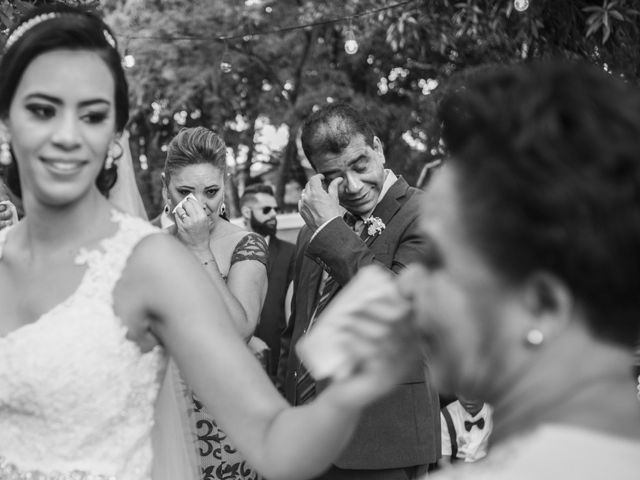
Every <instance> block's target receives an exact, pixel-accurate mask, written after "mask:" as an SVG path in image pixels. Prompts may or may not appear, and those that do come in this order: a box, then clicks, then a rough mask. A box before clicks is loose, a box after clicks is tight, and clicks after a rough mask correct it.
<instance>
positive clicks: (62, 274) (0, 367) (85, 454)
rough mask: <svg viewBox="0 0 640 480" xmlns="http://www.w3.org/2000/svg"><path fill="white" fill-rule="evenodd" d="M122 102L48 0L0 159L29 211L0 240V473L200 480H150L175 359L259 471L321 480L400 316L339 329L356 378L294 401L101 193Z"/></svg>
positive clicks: (179, 262) (165, 254)
mask: <svg viewBox="0 0 640 480" xmlns="http://www.w3.org/2000/svg"><path fill="white" fill-rule="evenodd" d="M128 98H129V96H128V87H127V82H126V78H125V75H124V71H123V68H122V61H121V56H120V54H119V50H118V44H117V42H116V38H115V37H114V35H113V33H112V32H111V30H110V29H109V27H108V26H107V25H105V24H104V22H103V21H102V20H101V19H100V18H99V17H98V16H96V15H95V14H92V13H87V12H86V11H84V10H82V9H80V8H77V7H70V6H65V5H48V6H46V7H41V8H36V9H33V10H31V11H30V12H29V13H27V14H26V15H25V16H24V17H23V18H21V19H20V20H19V21H18V22H17V24H16V25H15V27H14V28H13V29H12V30H11V32H10V33H9V37H8V39H7V41H6V43H5V45H4V50H3V52H2V59H1V61H0V150H2V151H5V152H9V153H10V156H9V155H7V158H6V159H5V160H6V162H7V164H8V167H7V168H8V170H9V171H10V172H12V173H11V175H9V176H8V177H7V178H9V179H14V180H15V182H8V186H9V188H10V189H11V191H12V192H13V193H14V194H16V195H18V196H20V197H21V199H22V205H23V207H24V211H25V216H24V217H23V218H22V219H21V220H20V221H19V222H17V223H16V224H14V225H12V226H11V227H8V228H5V229H3V230H0V305H1V306H2V314H1V315H0V478H43V479H45V478H46V479H53V478H58V479H62V478H76V479H93V480H107V479H118V480H150V479H151V478H153V480H160V479H164V478H169V479H171V480H175V479H185V480H192V479H194V478H196V476H195V475H189V474H187V473H185V474H174V475H168V474H167V470H166V469H165V470H154V471H153V474H152V466H153V465H157V463H159V462H160V461H163V463H164V464H165V465H166V464H168V463H169V464H175V463H176V460H177V459H176V456H177V455H178V453H179V452H178V450H177V448H173V449H171V448H160V447H159V446H158V445H159V443H154V441H155V440H156V439H155V436H154V431H153V428H154V413H155V412H156V410H159V409H160V406H159V405H158V402H157V400H158V391H159V389H160V385H161V381H162V378H163V374H164V372H165V369H166V365H167V360H168V358H169V357H171V358H172V359H173V360H175V363H176V364H177V366H178V367H179V368H180V371H181V372H182V373H183V374H184V377H185V379H186V380H187V381H188V382H189V384H190V385H191V386H193V388H194V389H195V390H196V391H197V392H198V395H199V396H200V398H201V399H202V401H203V403H205V404H206V406H207V408H208V409H209V410H210V411H211V412H213V413H214V414H215V415H216V418H219V419H220V422H221V423H222V426H223V427H224V428H225V430H226V431H228V432H229V434H230V435H231V436H232V437H233V440H234V442H235V443H236V444H237V445H238V447H239V448H240V449H241V451H242V452H243V454H244V455H246V457H247V458H248V459H249V460H250V462H251V464H252V465H254V466H255V467H256V468H258V469H260V472H261V473H262V474H264V475H265V476H267V477H269V478H282V479H287V478H309V477H312V476H314V475H317V474H318V473H320V472H321V471H322V470H323V469H324V468H327V467H328V466H329V465H330V463H331V462H332V461H333V460H334V459H335V458H336V457H337V456H338V455H339V453H340V450H341V448H342V447H343V446H344V445H345V443H346V441H347V440H348V437H349V435H350V433H351V432H352V431H353V428H354V426H355V424H356V421H357V418H358V415H359V413H360V412H361V411H362V410H363V409H364V408H365V407H366V406H367V405H368V404H370V403H371V402H374V401H376V400H377V399H379V398H380V397H381V396H383V395H385V394H386V393H387V392H389V391H390V390H391V389H392V387H393V386H394V385H395V383H396V382H397V380H398V379H399V378H400V377H401V376H402V375H403V374H404V372H405V371H406V370H407V369H408V368H409V366H410V365H411V364H412V362H413V355H412V354H415V352H416V349H408V348H406V345H405V342H411V341H412V339H413V338H414V337H415V335H413V329H412V328H410V323H409V322H408V319H406V321H402V322H400V323H395V322H394V323H393V324H389V325H387V324H383V325H381V326H376V324H375V323H373V322H370V321H369V320H368V319H367V318H362V319H360V320H358V322H357V325H358V327H359V328H358V330H357V331H356V330H345V331H343V332H342V334H343V335H345V336H346V337H348V338H349V343H350V344H351V345H353V346H355V347H356V348H354V349H352V353H351V355H352V357H353V362H354V364H355V365H357V367H358V368H354V369H352V370H351V372H350V373H349V374H348V376H347V377H346V378H342V379H340V380H339V381H336V382H334V383H332V384H331V385H330V386H329V387H328V388H327V390H325V391H324V392H323V393H322V395H321V396H319V397H318V398H317V399H316V400H314V401H313V402H311V403H309V404H307V405H305V406H304V407H300V408H291V407H290V406H289V405H288V404H287V403H286V401H285V400H284V399H283V398H282V397H281V396H280V395H279V394H278V392H277V391H276V389H275V388H274V387H273V385H272V383H271V381H270V380H269V378H268V377H267V375H266V374H265V372H264V371H263V370H262V369H261V368H260V366H259V365H258V364H257V362H256V361H255V359H254V358H253V357H252V356H251V354H250V353H248V352H247V351H246V348H245V345H244V343H243V340H242V338H241V336H240V335H238V333H237V328H236V326H235V325H234V323H233V321H232V320H231V317H232V316H233V313H232V312H230V307H228V306H227V304H228V300H226V299H225V293H224V292H223V291H221V289H219V288H216V287H215V286H212V285H211V281H210V280H209V278H208V277H207V274H206V273H205V272H204V271H203V268H202V265H201V264H200V263H199V262H198V261H197V260H196V259H195V258H194V256H193V255H192V254H191V253H190V252H189V251H187V249H186V248H185V247H184V245H182V244H181V243H180V242H178V241H176V239H175V238H173V237H172V236H171V235H167V234H162V233H160V232H159V230H158V229H156V228H154V227H153V226H151V225H150V224H149V223H148V222H146V221H144V220H142V219H139V218H135V217H132V216H130V215H127V214H125V213H123V212H122V211H119V210H118V209H116V208H115V207H114V206H113V205H112V204H111V203H109V201H108V200H107V198H106V195H107V194H108V192H109V190H110V188H111V186H112V185H113V182H114V180H115V176H116V172H117V171H118V163H117V161H116V160H115V159H114V154H113V152H114V150H115V151H117V148H114V143H115V142H116V141H117V140H118V137H119V134H120V133H121V132H122V131H123V129H124V126H125V125H126V123H127V119H128V113H129V104H128ZM185 212H186V210H185ZM232 268H233V267H232ZM379 288H382V285H381V286H380V287H379ZM374 327H376V328H374ZM380 327H382V328H380ZM158 418H163V416H162V415H158V416H156V420H157V419H158ZM169 433H171V432H169ZM152 437H153V440H154V441H152ZM171 439H173V440H174V441H175V442H177V443H180V442H182V443H183V444H186V441H188V438H184V439H183V438H178V437H177V436H175V435H174V436H171V435H169V440H171ZM185 450H186V449H185ZM190 451H191V452H192V453H195V448H192V449H191V450H190ZM189 466H191V465H186V467H189ZM163 473H164V475H162V474H163ZM152 475H153V476H152Z"/></svg>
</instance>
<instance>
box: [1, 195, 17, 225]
mask: <svg viewBox="0 0 640 480" xmlns="http://www.w3.org/2000/svg"><path fill="white" fill-rule="evenodd" d="M17 221H18V213H17V212H16V207H15V206H14V205H13V203H11V202H10V201H9V200H4V201H2V202H0V230H2V229H3V228H6V227H9V226H11V225H13V224H14V223H16V222H17Z"/></svg>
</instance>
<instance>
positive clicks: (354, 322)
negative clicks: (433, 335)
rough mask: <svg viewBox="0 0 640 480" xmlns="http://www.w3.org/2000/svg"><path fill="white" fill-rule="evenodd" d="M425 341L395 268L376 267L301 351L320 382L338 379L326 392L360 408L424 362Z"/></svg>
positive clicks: (351, 286)
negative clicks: (399, 282) (423, 342)
mask: <svg viewBox="0 0 640 480" xmlns="http://www.w3.org/2000/svg"><path fill="white" fill-rule="evenodd" d="M420 338H421V336H420V334H419V330H418V326H417V323H416V320H415V316H414V311H413V308H412V302H411V299H410V297H409V294H408V293H407V292H404V291H403V290H402V289H401V287H400V286H399V285H398V283H397V279H396V277H395V276H394V275H393V274H392V273H391V272H390V271H389V270H387V269H385V268H382V267H381V266H378V265H370V266H367V267H364V268H362V269H361V270H360V271H359V272H358V274H357V275H356V276H355V277H354V278H353V279H352V280H351V281H350V282H349V283H348V284H347V285H346V286H345V287H344V288H343V289H342V291H341V292H340V293H338V295H337V296H336V297H335V298H333V299H332V300H331V302H330V303H329V305H328V306H327V307H326V309H325V310H324V311H323V312H322V314H321V315H320V317H319V318H318V321H317V323H316V325H315V326H314V327H313V328H312V329H311V330H310V331H309V333H307V335H305V337H303V338H302V339H301V340H300V341H299V342H298V344H297V345H296V351H297V353H298V356H299V357H300V359H301V360H302V362H303V363H304V364H305V365H306V366H307V368H308V370H309V371H310V373H311V374H312V375H313V376H314V377H315V378H316V379H323V378H331V379H332V380H333V381H332V382H331V385H330V386H329V388H328V389H327V391H326V392H325V394H327V395H331V398H332V399H333V400H334V402H336V403H337V404H340V405H341V406H343V407H355V408H359V407H362V406H365V405H367V404H369V403H370V402H372V401H374V400H376V399H378V398H380V397H382V396H384V395H385V394H386V393H388V392H389V391H391V390H392V389H393V388H394V387H395V386H396V385H398V384H399V383H402V382H403V380H404V379H405V375H406V374H407V373H408V372H409V371H410V370H411V369H412V368H415V366H416V364H418V363H420V362H421V360H422V350H421V346H420Z"/></svg>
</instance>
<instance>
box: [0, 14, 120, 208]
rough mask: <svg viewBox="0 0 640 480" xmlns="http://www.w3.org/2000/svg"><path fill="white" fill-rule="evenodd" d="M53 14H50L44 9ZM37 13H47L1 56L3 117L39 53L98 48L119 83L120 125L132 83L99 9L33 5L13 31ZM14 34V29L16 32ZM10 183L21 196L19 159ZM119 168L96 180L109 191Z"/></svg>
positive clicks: (9, 171) (10, 170)
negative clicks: (99, 14) (129, 82)
mask: <svg viewBox="0 0 640 480" xmlns="http://www.w3.org/2000/svg"><path fill="white" fill-rule="evenodd" d="M47 14H50V15H51V16H50V17H45V15H47ZM36 17H39V18H45V19H44V20H42V21H40V22H36V23H35V24H34V25H32V26H30V27H29V28H27V29H26V30H25V31H24V32H23V33H22V34H21V35H19V36H18V37H17V38H16V39H15V41H13V42H12V43H11V44H10V45H8V48H7V49H6V51H5V52H4V54H3V55H2V60H1V61H0V118H7V116H8V115H9V109H10V107H11V102H12V101H13V96H14V95H15V92H16V89H17V88H18V84H19V83H20V80H21V79H22V75H23V74H24V72H25V70H26V69H27V67H28V66H29V65H30V64H31V62H32V61H33V60H34V59H35V58H36V57H37V56H39V55H42V54H43V53H47V52H51V51H53V50H61V49H69V50H89V51H92V52H96V53H97V54H98V55H100V57H101V58H102V60H104V62H105V64H106V65H107V67H108V68H109V70H110V71H111V74H112V75H113V81H114V83H115V92H114V98H115V113H116V129H117V130H118V131H120V132H121V131H122V130H123V129H124V127H125V125H126V124H127V121H128V119H129V88H128V85H127V80H126V77H125V73H124V69H123V68H122V61H121V58H120V54H119V53H118V49H117V45H116V43H115V36H114V35H113V32H112V31H111V29H110V28H109V27H108V26H107V25H106V24H105V23H104V22H103V21H102V20H101V19H100V18H99V17H98V16H97V15H96V14H95V13H92V12H90V11H88V10H86V9H84V8H81V7H72V6H69V5H65V4H61V3H54V4H52V5H46V6H42V7H38V8H34V9H32V10H30V11H29V12H28V13H27V14H25V15H24V16H23V17H22V18H20V20H19V21H18V22H17V24H16V25H15V26H14V28H13V29H12V30H11V32H9V37H8V38H11V35H12V34H13V33H14V32H16V31H17V30H19V29H20V28H23V29H24V28H25V26H26V25H28V24H27V22H29V21H32V22H33V21H34V19H35V18H36ZM14 37H15V35H14ZM5 175H6V179H7V185H8V187H9V188H10V189H11V190H12V191H13V192H14V193H15V194H16V195H17V196H21V192H20V181H19V172H18V168H17V165H16V162H13V163H12V164H11V165H10V166H9V168H7V172H6V174H5ZM116 178H117V169H116V168H110V169H108V170H107V169H103V170H102V171H101V172H100V174H99V175H98V177H97V179H96V185H97V186H98V188H99V189H100V191H101V192H102V193H103V194H105V195H106V194H107V193H108V192H109V190H110V189H111V187H112V186H113V185H114V184H115V182H116Z"/></svg>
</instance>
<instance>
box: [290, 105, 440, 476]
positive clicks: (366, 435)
mask: <svg viewBox="0 0 640 480" xmlns="http://www.w3.org/2000/svg"><path fill="white" fill-rule="evenodd" d="M301 141H302V146H303V148H304V152H305V155H306V156H307V158H308V159H309V161H310V162H311V164H312V165H313V166H314V168H315V169H316V171H317V172H318V173H317V174H316V175H314V176H313V177H311V178H310V179H309V182H308V183H307V185H306V187H305V188H304V190H303V191H302V194H301V200H300V203H299V209H300V214H301V216H302V218H303V219H304V221H305V223H306V225H304V226H303V228H302V230H301V231H300V234H299V236H298V240H297V244H296V249H297V252H296V274H295V280H294V294H293V305H292V313H291V318H290V320H289V323H288V325H287V329H286V330H285V333H284V334H283V338H282V349H281V358H280V364H279V381H280V382H281V384H282V385H284V391H285V394H286V397H287V399H288V400H289V401H290V402H291V403H292V404H294V405H301V404H304V403H306V402H308V401H311V400H312V399H313V398H315V397H316V396H317V395H319V394H320V393H321V392H322V391H323V389H324V388H326V382H323V381H316V379H314V378H313V377H312V376H311V375H310V371H309V370H308V369H309V368H310V366H309V365H305V364H304V363H303V362H301V359H300V357H299V356H298V352H296V351H294V350H292V349H291V348H290V347H291V346H293V345H296V344H298V342H299V341H300V340H301V339H304V338H305V337H307V336H308V334H312V333H313V331H314V330H315V329H316V328H320V327H322V318H319V319H318V315H319V312H321V311H322V310H323V309H324V308H326V307H327V306H330V305H331V302H332V301H333V299H334V297H335V295H336V293H337V292H338V291H339V290H340V289H341V288H343V287H344V286H345V285H347V284H348V282H349V281H350V280H351V278H352V277H353V276H355V275H356V273H357V272H358V271H360V270H361V269H362V268H366V267H367V266H371V265H376V266H378V267H380V268H381V269H384V271H385V272H386V273H387V274H388V275H395V274H398V273H400V272H401V271H403V270H404V269H405V267H406V266H407V265H408V264H410V263H412V262H416V261H418V260H419V259H420V258H422V257H423V256H424V255H425V254H426V251H427V244H426V242H425V241H424V239H423V238H422V237H421V235H420V233H419V231H418V213H419V206H420V204H421V200H420V198H421V196H422V192H421V191H420V190H418V189H416V188H413V187H410V186H409V185H408V184H407V182H406V181H405V180H404V179H403V178H402V177H399V176H396V175H395V174H394V173H393V172H392V171H391V170H390V169H386V168H385V156H384V152H383V148H382V143H381V141H380V139H379V138H378V137H377V136H376V135H375V134H374V132H373V129H372V127H371V126H370V125H369V124H368V123H367V121H366V120H365V118H364V116H363V115H362V114H361V113H360V112H358V111H356V110H354V109H353V108H351V107H350V106H349V105H345V104H330V105H327V106H325V107H324V108H322V109H320V110H318V111H316V112H314V113H313V114H312V115H311V116H310V117H309V118H308V119H307V120H306V121H305V123H304V125H303V127H302V136H301ZM316 320H318V322H316ZM316 323H317V326H316ZM335 343H336V339H335V337H333V336H329V337H328V338H326V342H325V344H326V345H325V346H326V347H330V346H331V345H332V344H335ZM425 368H426V367H425V363H424V362H423V361H422V360H421V359H417V360H416V362H415V364H414V365H413V368H412V370H411V372H410V374H409V375H407V376H406V377H405V378H404V379H402V381H401V382H399V384H398V385H397V386H396V388H395V389H394V390H393V392H392V393H391V394H390V395H387V396H386V397H385V398H383V399H381V400H380V401H379V402H377V403H375V404H374V405H372V406H371V407H370V408H368V409H367V410H366V411H365V412H364V414H363V415H362V418H361V419H360V420H359V422H358V427H357V429H356V433H355V435H354V437H353V439H352V440H351V442H350V443H349V445H348V446H347V448H346V449H345V451H344V452H343V454H342V455H341V456H340V458H338V459H337V460H336V462H335V463H334V465H333V466H332V467H331V469H329V470H328V471H327V472H325V474H324V475H322V476H321V477H318V478H321V479H322V480H339V479H358V480H364V479H368V480H378V479H380V480H391V479H402V480H404V479H413V478H417V477H421V476H422V475H423V474H424V472H426V471H427V469H428V465H429V464H432V463H435V462H436V461H437V459H438V457H439V455H440V408H439V403H438V395H437V393H436V391H435V389H434V388H433V386H432V385H431V382H430V380H429V376H428V374H427V375H425ZM425 377H426V378H425Z"/></svg>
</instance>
